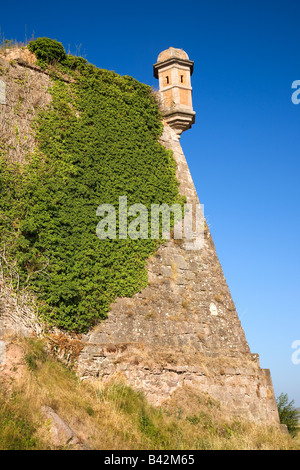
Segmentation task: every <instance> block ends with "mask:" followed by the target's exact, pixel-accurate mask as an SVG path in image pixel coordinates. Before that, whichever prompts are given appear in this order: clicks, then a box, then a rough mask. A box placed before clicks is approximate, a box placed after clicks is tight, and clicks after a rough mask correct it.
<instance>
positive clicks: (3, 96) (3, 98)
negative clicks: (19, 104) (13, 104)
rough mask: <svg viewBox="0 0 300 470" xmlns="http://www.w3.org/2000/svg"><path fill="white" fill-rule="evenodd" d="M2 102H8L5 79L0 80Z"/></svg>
mask: <svg viewBox="0 0 300 470" xmlns="http://www.w3.org/2000/svg"><path fill="white" fill-rule="evenodd" d="M0 104H6V85H5V82H4V81H3V80H0Z"/></svg>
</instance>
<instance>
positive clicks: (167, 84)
mask: <svg viewBox="0 0 300 470" xmlns="http://www.w3.org/2000/svg"><path fill="white" fill-rule="evenodd" d="M166 78H167V85H169V77H166Z"/></svg>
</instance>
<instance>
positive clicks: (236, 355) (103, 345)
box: [78, 123, 279, 424]
mask: <svg viewBox="0 0 300 470" xmlns="http://www.w3.org/2000/svg"><path fill="white" fill-rule="evenodd" d="M161 143H162V144H163V145H164V146H165V147H166V148H168V149H171V150H173V154H174V158H175V160H176V163H177V178H178V181H179V183H180V187H179V189H180V192H181V194H183V195H185V196H186V197H187V202H188V203H191V204H195V203H199V200H198V196H197V194H196V190H195V187H194V184H193V181H192V177H191V175H190V171H189V168H188V165H187V162H186V159H185V157H184V154H183V152H182V149H181V145H180V143H179V139H178V137H177V135H176V133H175V132H174V131H173V130H172V129H171V128H170V127H169V126H168V125H167V124H166V123H165V125H164V132H163V135H162V137H161ZM147 269H148V279H149V284H148V286H147V287H146V288H145V289H144V290H143V291H142V292H140V293H137V294H136V295H135V296H134V297H133V298H131V299H129V298H123V299H118V300H117V301H116V302H115V303H114V304H113V305H112V306H111V311H110V313H109V316H108V319H107V320H105V321H104V322H103V323H101V324H100V325H99V326H97V327H96V328H95V329H94V330H93V331H91V332H90V333H89V334H88V335H86V336H85V337H84V338H83V341H84V342H85V347H84V349H83V350H82V352H81V355H80V357H79V361H78V373H79V374H80V376H81V377H82V378H83V379H88V378H93V377H94V378H97V377H100V378H102V379H104V380H109V379H111V378H113V377H116V376H118V375H121V376H123V377H124V378H125V379H126V381H127V382H128V383H129V384H130V385H132V386H133V387H135V388H137V389H140V390H143V391H144V392H145V393H146V395H147V397H148V399H149V400H150V401H152V402H153V403H154V404H156V405H160V404H162V403H163V402H164V401H165V400H167V399H168V398H169V397H170V395H171V394H172V393H173V392H174V391H175V390H177V389H178V387H184V386H189V387H195V388H196V389H197V390H198V391H200V392H207V393H208V394H209V395H211V396H212V397H213V398H215V399H217V400H219V401H220V403H221V406H222V407H223V409H224V411H225V412H226V413H227V414H228V415H230V416H242V417H244V418H246V419H249V420H252V421H256V422H263V423H268V424H271V423H272V424H278V423H279V420H278V412H277V406H276V401H275V397H274V392H273V386H272V380H271V376H270V373H269V371H268V370H263V369H261V368H260V366H259V360H258V355H257V354H251V352H250V350H249V346H248V344H247V341H246V338H245V335H244V331H243V329H242V326H241V323H240V321H239V318H238V315H237V312H236V309H235V306H234V303H233V301H232V298H231V295H230V292H229V289H228V286H227V283H226V280H225V278H224V275H223V271H222V268H221V265H220V263H219V260H218V257H217V254H216V250H215V247H214V244H213V241H212V238H211V235H210V232H209V230H208V227H207V226H206V227H205V239H204V246H203V248H202V249H201V250H199V251H197V250H187V249H186V246H185V242H184V240H182V241H181V240H168V241H167V242H166V243H165V244H163V245H162V246H161V247H160V248H159V249H158V251H157V253H156V254H155V256H153V257H152V258H151V259H150V260H149V262H148V266H147Z"/></svg>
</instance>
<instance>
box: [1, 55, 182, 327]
mask: <svg viewBox="0 0 300 470" xmlns="http://www.w3.org/2000/svg"><path fill="white" fill-rule="evenodd" d="M58 69H59V71H60V72H63V73H64V74H66V73H67V74H68V75H69V76H71V77H73V78H74V79H75V80H71V81H70V83H66V82H65V81H62V80H61V79H59V78H53V79H52V88H51V94H52V98H53V99H52V103H51V105H50V106H49V107H48V108H47V109H46V110H44V111H42V112H41V114H40V115H39V118H38V120H37V122H36V126H35V132H36V138H37V141H38V149H37V151H36V152H35V154H34V155H33V156H31V160H30V163H29V164H27V165H25V166H24V167H23V168H22V169H19V168H17V167H14V168H11V167H9V166H8V165H7V164H4V163H2V165H0V189H1V197H2V194H4V197H3V198H2V204H1V207H0V234H1V238H2V240H5V243H6V245H7V246H8V247H9V254H10V258H11V260H12V261H13V263H15V265H16V266H17V269H18V285H20V286H21V287H29V288H30V289H32V290H33V291H34V293H35V294H36V296H37V298H38V300H39V306H40V311H41V313H42V315H43V317H44V318H45V319H46V320H47V321H48V322H49V323H50V324H55V325H56V326H58V327H60V328H63V329H67V330H71V331H78V332H84V331H87V330H88V329H89V328H90V327H91V326H93V325H95V324H96V323H97V322H98V321H99V320H101V319H104V318H106V316H107V313H108V310H109V305H110V304H111V303H112V302H113V301H114V300H115V299H116V298H117V297H131V296H132V295H134V294H135V293H136V292H138V291H140V290H141V289H143V288H144V287H146V285H147V270H146V268H145V266H146V262H147V259H148V258H149V256H150V255H152V254H153V253H155V251H156V250H157V248H158V246H159V241H157V240H151V239H150V238H149V239H146V240H144V239H137V240H131V239H126V240H109V239H107V240H100V239H99V238H97V236H96V226H97V224H98V222H99V220H100V219H99V217H97V216H96V209H97V207H98V206H99V205H100V204H103V203H109V204H113V205H114V206H115V207H116V208H117V206H118V202H119V196H127V198H128V205H131V204H134V203H142V204H145V205H146V206H147V208H148V209H149V212H150V206H151V204H154V203H156V204H162V203H166V204H170V205H171V204H173V203H178V202H182V198H181V197H180V195H179V193H178V183H177V180H176V173H175V161H174V158H173V155H172V152H170V151H167V150H166V149H165V148H164V147H163V146H162V145H161V144H160V143H158V139H159V137H160V135H161V133H162V119H161V115H160V113H159V110H158V106H157V103H156V101H155V99H154V97H153V94H152V92H151V88H150V87H148V86H146V85H144V84H141V83H139V82H138V81H137V80H135V79H133V78H131V77H129V76H123V77H121V76H119V75H117V74H116V73H114V72H111V71H107V70H101V69H98V68H96V67H95V66H93V65H91V64H88V63H87V62H86V61H85V60H84V59H80V58H74V57H70V56H68V58H67V59H66V60H65V62H62V64H61V65H59V66H58ZM58 75H59V74H58ZM117 216H118V214H117Z"/></svg>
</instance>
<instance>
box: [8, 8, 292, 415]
mask: <svg viewBox="0 0 300 470" xmlns="http://www.w3.org/2000/svg"><path fill="white" fill-rule="evenodd" d="M0 27H1V33H4V35H5V37H7V38H14V39H17V40H20V41H22V40H24V39H25V37H28V38H30V37H31V35H32V33H34V36H35V37H40V36H48V37H51V38H53V39H57V40H59V41H61V42H62V43H63V44H64V46H65V48H66V50H67V51H68V50H69V49H70V51H71V53H78V52H80V54H81V55H83V56H84V57H86V58H87V59H88V60H89V61H90V62H92V63H94V64H95V65H97V66H98V67H101V68H106V69H110V70H114V71H116V72H118V73H120V74H121V75H131V76H133V77H135V78H137V79H138V80H140V81H142V82H144V83H148V84H150V85H154V86H156V87H157V86H158V84H157V81H156V80H155V79H154V78H153V76H152V64H153V63H154V62H156V58H157V55H158V54H159V52H161V51H162V50H164V49H166V48H168V47H170V46H173V47H179V48H183V49H184V50H185V51H186V52H187V53H188V54H189V56H190V59H191V60H194V61H195V70H194V75H193V77H192V78H193V80H192V84H193V102H194V109H195V110H196V113H197V116H196V124H195V125H194V126H193V128H192V130H190V131H188V132H186V133H185V134H184V135H183V137H182V145H183V149H184V152H185V154H186V157H187V160H188V163H189V165H190V169H191V172H192V176H193V179H194V182H195V185H196V188H197V191H198V194H199V198H200V200H201V202H202V203H203V204H204V206H205V214H206V217H207V221H208V223H209V225H210V228H211V232H212V235H213V239H214V242H215V245H216V248H217V253H218V255H219V258H220V261H221V263H222V266H223V270H224V273H225V276H226V279H227V282H228V284H229V287H230V289H231V292H232V296H233V299H234V301H235V303H236V306H237V309H238V313H239V316H240V319H241V322H242V325H243V327H244V330H245V332H246V337H247V339H248V342H249V344H250V347H251V350H252V352H257V353H259V354H260V359H261V365H262V367H264V368H270V369H271V374H272V378H273V383H274V388H275V393H276V395H278V394H279V393H281V392H285V393H288V395H289V398H290V399H295V401H296V404H297V406H300V380H299V377H300V365H298V366H296V365H293V364H292V362H291V355H292V352H293V350H292V349H291V344H292V342H293V341H294V340H300V315H299V314H300V289H299V280H300V249H299V239H300V221H299V203H300V191H299V179H300V178H299V177H300V163H299V156H300V139H299V137H300V128H299V126H300V105H298V106H295V105H294V104H292V102H291V95H292V89H291V85H292V82H293V81H294V80H300V61H299V49H300V2H299V0H284V1H283V0H277V1H276V2H271V1H270V0H260V1H258V0H251V1H250V0H243V1H238V0H227V1H224V0H210V1H207V0H206V1H203V0H191V1H189V2H183V1H177V0H172V1H171V2H161V1H160V2H141V1H130V0H129V1H127V2H124V1H122V2H121V1H119V0H115V1H114V2H107V1H105V2H104V1H90V0H86V1H85V2H82V1H80V2H79V1H76V0H73V1H72V2H71V1H59V2H58V1H57V0H52V1H51V2H50V3H49V2H47V3H46V2H40V1H38V2H37V1H30V2H24V1H19V0H15V1H14V2H13V5H12V4H11V3H9V2H4V3H3V4H2V5H1V10H0ZM298 296H299V297H298Z"/></svg>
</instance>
